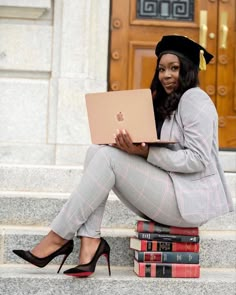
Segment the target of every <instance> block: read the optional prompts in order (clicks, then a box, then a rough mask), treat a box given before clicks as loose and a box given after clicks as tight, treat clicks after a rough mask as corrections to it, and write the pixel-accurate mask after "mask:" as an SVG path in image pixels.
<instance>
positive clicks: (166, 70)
mask: <svg viewBox="0 0 236 295" xmlns="http://www.w3.org/2000/svg"><path fill="white" fill-rule="evenodd" d="M179 70H180V61H179V58H178V57H177V56H176V55H174V54H171V53H166V54H163V55H162V57H161V59H160V62H159V66H158V71H159V76H158V77H159V80H160V82H161V84H162V86H163V88H164V89H165V92H166V93H167V94H170V93H171V92H173V91H175V90H176V89H177V88H178V86H179Z"/></svg>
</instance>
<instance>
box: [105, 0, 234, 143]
mask: <svg viewBox="0 0 236 295" xmlns="http://www.w3.org/2000/svg"><path fill="white" fill-rule="evenodd" d="M235 9H236V6H235V0H221V1H220V0H208V1H207V0H195V1H194V0H179V1H178V0H169V1H167V0H165V1H161V0H112V2H111V34H110V67H109V90H114V91H116V90H123V89H137V88H147V87H149V86H150V82H151V79H152V77H153V73H154V70H155V67H156V57H155V53H154V50H155V46H156V43H157V42H158V41H159V40H160V39H161V38H162V36H163V35H168V34H180V35H185V36H188V37H189V38H191V39H193V40H195V41H197V42H199V43H201V44H202V45H203V46H204V47H206V48H207V49H208V50H209V52H211V53H212V54H213V55H214V59H213V60H212V61H211V63H210V65H209V66H208V67H207V71H206V72H204V71H203V72H201V73H200V83H201V87H202V88H203V89H204V90H205V91H206V92H207V93H208V94H209V95H210V97H211V99H212V100H213V102H214V103H215V105H216V107H217V110H218V113H219V136H220V147H222V148H236V86H235V84H236V80H235V79H236V78H235V76H236V46H235V43H236V18H235Z"/></svg>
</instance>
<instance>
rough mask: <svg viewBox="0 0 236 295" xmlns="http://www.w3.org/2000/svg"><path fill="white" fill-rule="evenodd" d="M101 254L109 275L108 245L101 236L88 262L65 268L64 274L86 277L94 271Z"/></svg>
mask: <svg viewBox="0 0 236 295" xmlns="http://www.w3.org/2000/svg"><path fill="white" fill-rule="evenodd" d="M102 255H104V256H105V257H106V259H107V265H108V272H109V276H110V275H111V268H110V246H109V245H108V243H107V241H105V240H104V239H103V238H101V242H100V244H99V246H98V248H97V251H96V253H95V254H94V256H93V259H92V260H91V261H90V262H89V263H87V264H80V265H77V266H76V267H73V268H70V269H67V270H65V271H64V274H65V275H68V276H73V277H78V278H85V277H88V276H90V275H91V274H92V273H94V271H95V268H96V264H97V261H98V259H99V258H100V257H101V256H102Z"/></svg>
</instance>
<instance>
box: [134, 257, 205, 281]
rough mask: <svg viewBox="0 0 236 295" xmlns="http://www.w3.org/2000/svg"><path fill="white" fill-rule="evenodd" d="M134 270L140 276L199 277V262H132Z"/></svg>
mask: <svg viewBox="0 0 236 295" xmlns="http://www.w3.org/2000/svg"><path fill="white" fill-rule="evenodd" d="M134 271H135V273H136V274H137V275H138V276H140V277H153V278H199V277H200V265H199V264H159V263H144V262H136V261H135V263H134Z"/></svg>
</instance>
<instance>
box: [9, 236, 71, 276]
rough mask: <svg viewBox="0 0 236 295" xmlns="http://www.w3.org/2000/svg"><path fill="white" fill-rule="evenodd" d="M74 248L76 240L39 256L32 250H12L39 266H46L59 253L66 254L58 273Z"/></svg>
mask: <svg viewBox="0 0 236 295" xmlns="http://www.w3.org/2000/svg"><path fill="white" fill-rule="evenodd" d="M73 248H74V241H73V240H69V241H68V242H67V243H66V244H65V245H63V246H62V247H61V248H59V249H58V250H56V251H55V252H53V253H52V254H50V255H48V256H46V257H43V258H39V257H37V256H35V255H33V254H32V253H31V252H30V251H24V250H12V252H13V253H15V254H16V255H17V256H19V257H20V258H22V259H24V260H26V261H27V262H29V263H31V264H33V265H35V266H38V267H45V266H46V265H47V264H48V263H49V262H50V261H51V260H52V259H54V258H55V257H57V256H59V255H64V258H63V260H62V263H61V265H60V267H59V269H58V271H57V273H59V272H60V270H61V268H62V266H63V264H64V263H65V261H66V259H67V257H68V256H69V255H70V253H71V252H72V251H73Z"/></svg>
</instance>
